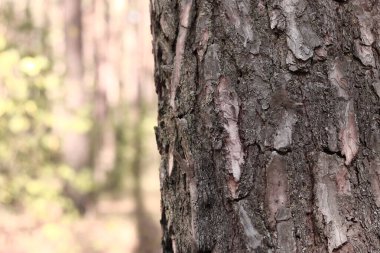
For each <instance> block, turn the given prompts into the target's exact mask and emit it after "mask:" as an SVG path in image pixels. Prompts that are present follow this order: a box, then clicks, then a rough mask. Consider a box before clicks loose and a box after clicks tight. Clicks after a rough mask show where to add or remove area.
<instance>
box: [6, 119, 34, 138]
mask: <svg viewBox="0 0 380 253" xmlns="http://www.w3.org/2000/svg"><path fill="white" fill-rule="evenodd" d="M8 127H9V130H11V132H13V133H15V134H17V133H21V132H24V131H27V130H28V129H29V128H30V122H29V120H28V118H26V117H25V116H22V115H15V116H13V117H12V118H11V119H10V121H9V124H8Z"/></svg>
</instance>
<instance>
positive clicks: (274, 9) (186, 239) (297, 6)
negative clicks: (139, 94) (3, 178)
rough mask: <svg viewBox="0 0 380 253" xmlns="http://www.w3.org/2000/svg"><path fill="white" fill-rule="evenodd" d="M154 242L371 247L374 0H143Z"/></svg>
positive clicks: (375, 210) (281, 250) (377, 86)
mask: <svg viewBox="0 0 380 253" xmlns="http://www.w3.org/2000/svg"><path fill="white" fill-rule="evenodd" d="M151 15H152V33H153V37H154V42H153V45H154V56H155V83H156V92H157V94H158V97H159V118H158V126H157V128H156V135H157V143H158V147H159V151H160V154H161V157H162V162H161V167H160V180H161V193H162V220H161V223H162V229H163V239H162V244H163V251H164V252H178V253H179V252H215V253H219V252H278V253H293V252H294V253H295V252H319V253H322V252H329V253H330V252H340V253H343V252H345V253H347V252H380V239H379V236H380V226H379V221H380V127H379V125H380V116H379V112H380V103H379V97H380V79H379V72H378V69H377V66H378V64H379V52H380V23H379V21H380V4H379V2H378V1H369V0H368V1H366V0H351V1H333V0H319V1H306V0H252V1H249V0H204V1H197V0H182V1H181V0H178V1H170V0H155V1H154V2H152V3H151Z"/></svg>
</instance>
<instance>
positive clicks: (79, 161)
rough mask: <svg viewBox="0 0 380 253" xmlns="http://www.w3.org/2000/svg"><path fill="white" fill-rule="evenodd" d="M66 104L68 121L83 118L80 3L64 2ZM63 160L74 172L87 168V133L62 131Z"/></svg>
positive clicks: (78, 0) (83, 91) (83, 89)
mask: <svg viewBox="0 0 380 253" xmlns="http://www.w3.org/2000/svg"><path fill="white" fill-rule="evenodd" d="M63 3H64V11H65V20H64V22H65V45H66V48H65V49H66V50H65V54H66V55H65V61H66V78H65V79H66V80H65V101H64V107H65V108H64V112H63V114H64V115H63V116H64V118H65V119H66V120H67V121H68V122H70V121H71V122H72V121H74V120H75V118H77V117H83V115H81V113H82V114H83V110H84V109H85V106H86V102H88V101H86V100H87V99H88V98H87V96H86V95H87V94H86V89H85V85H84V83H83V74H84V66H83V52H82V51H83V50H82V7H81V5H82V1H81V0H65V1H64V2H63ZM63 131H64V133H63V134H62V135H63V136H62V155H63V160H64V161H65V162H66V163H67V164H68V165H70V166H71V167H72V168H73V169H75V170H81V169H83V168H84V167H86V166H88V165H89V139H88V135H87V133H81V132H78V131H76V130H73V129H63Z"/></svg>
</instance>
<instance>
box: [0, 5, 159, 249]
mask: <svg viewBox="0 0 380 253" xmlns="http://www.w3.org/2000/svg"><path fill="white" fill-rule="evenodd" d="M152 59H153V57H152V50H151V35H150V27H149V0H0V253H35V252H38V253H45V252H46V253H50V252H51V253H53V252H54V253H61V252H62V253H68V252H70V253H77V252H78V253H119V252H120V253H121V252H123V253H126V252H127V253H128V252H138V253H140V252H141V253H148V252H160V250H159V249H160V229H159V213H160V194H159V180H158V167H159V157H158V152H157V151H156V144H155V139H154V130H153V127H154V125H155V123H156V96H155V91H154V85H153V78H152V77H153V74H152V72H153V71H152V68H153V62H152Z"/></svg>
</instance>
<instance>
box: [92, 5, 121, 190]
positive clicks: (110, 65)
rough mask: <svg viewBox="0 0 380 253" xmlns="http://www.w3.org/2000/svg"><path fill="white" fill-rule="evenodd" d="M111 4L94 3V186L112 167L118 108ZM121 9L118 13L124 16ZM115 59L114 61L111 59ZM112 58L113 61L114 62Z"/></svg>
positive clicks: (117, 33) (116, 34) (117, 28)
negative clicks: (115, 120)
mask: <svg viewBox="0 0 380 253" xmlns="http://www.w3.org/2000/svg"><path fill="white" fill-rule="evenodd" d="M112 7H113V2H112V1H110V2H108V1H104V0H94V1H93V8H94V14H93V15H94V19H93V20H95V22H96V24H95V26H94V28H93V32H94V45H95V52H94V57H95V100H94V110H95V115H94V120H95V122H97V124H96V126H95V138H94V140H93V141H94V142H95V145H94V150H93V153H94V161H93V163H94V165H93V167H94V177H95V180H96V182H97V183H100V184H104V183H106V181H107V176H109V175H108V174H109V173H110V171H111V170H112V169H114V167H115V159H116V136H115V135H116V132H115V124H114V121H113V117H112V116H113V115H112V111H113V109H114V108H116V107H117V106H119V93H120V92H119V90H120V75H119V73H118V72H117V70H118V69H119V68H120V67H119V64H120V62H121V60H122V59H120V53H121V52H120V51H121V46H120V43H121V40H120V37H121V34H122V26H121V25H120V24H119V23H115V22H112V21H113V20H115V19H117V18H118V17H119V15H117V14H118V13H116V12H114V11H113V9H112ZM123 10H124V8H121V10H119V11H121V13H122V14H125V11H123ZM115 55H116V56H117V57H115ZM115 58H116V59H115Z"/></svg>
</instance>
